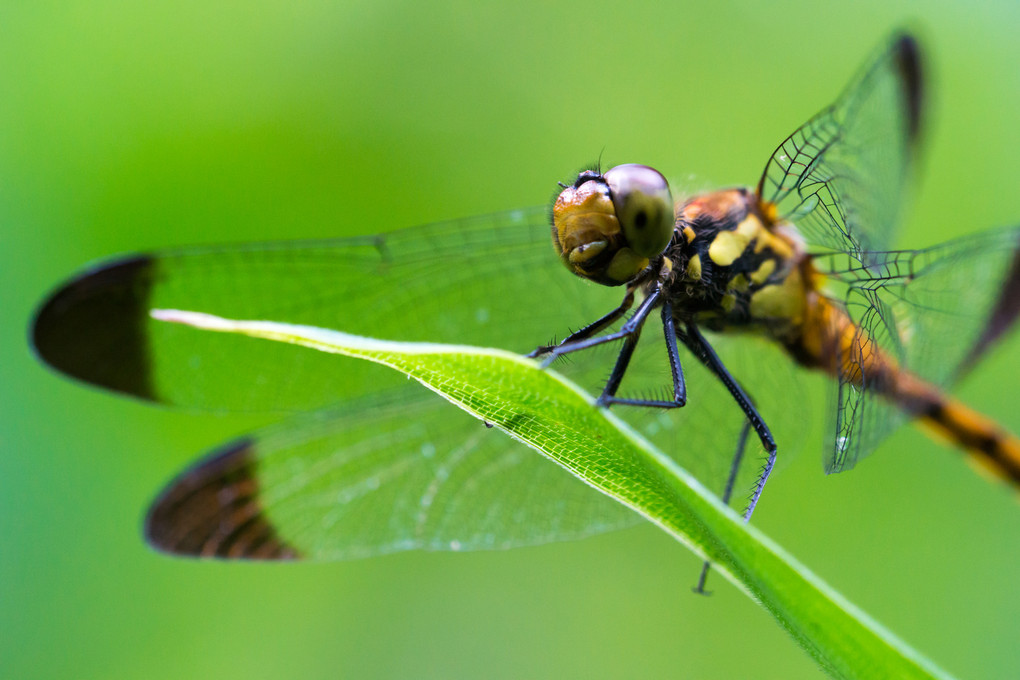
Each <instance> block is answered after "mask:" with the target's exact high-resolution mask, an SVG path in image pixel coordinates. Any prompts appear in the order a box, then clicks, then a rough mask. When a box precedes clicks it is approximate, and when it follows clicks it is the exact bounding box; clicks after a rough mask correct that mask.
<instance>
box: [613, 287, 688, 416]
mask: <svg viewBox="0 0 1020 680" xmlns="http://www.w3.org/2000/svg"><path fill="white" fill-rule="evenodd" d="M662 329H663V333H664V335H665V337H666V352H667V354H668V355H669V372H670V375H671V377H672V379H673V399H672V400H671V401H666V400H662V399H621V398H619V397H617V396H616V391H617V390H618V389H619V388H620V382H621V381H622V380H623V375H624V373H626V372H627V365H628V364H629V363H630V358H631V356H632V355H633V354H634V348H635V347H637V343H638V338H640V336H641V328H640V327H638V328H637V330H636V331H635V332H634V333H633V334H631V335H629V336H627V339H626V340H624V344H623V348H622V349H621V350H620V354H619V356H618V357H617V358H616V365H615V366H613V372H612V373H611V374H610V375H609V380H607V381H606V387H605V389H604V390H603V391H602V395H601V396H600V397H599V399H598V404H599V406H608V405H610V404H624V405H626V406H647V407H652V408H680V407H682V406H684V405H685V404H686V403H687V384H686V383H685V382H684V372H683V368H682V367H681V366H680V349H679V348H678V347H677V343H676V339H677V336H676V321H675V320H674V319H673V307H672V305H670V304H669V302H664V303H663V304H662Z"/></svg>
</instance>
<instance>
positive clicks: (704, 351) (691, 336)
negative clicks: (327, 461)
mask: <svg viewBox="0 0 1020 680" xmlns="http://www.w3.org/2000/svg"><path fill="white" fill-rule="evenodd" d="M680 339H681V340H682V341H683V343H684V344H685V345H686V346H687V348H688V349H690V350H691V352H693V353H694V356H696V357H698V359H699V360H700V361H701V363H703V364H704V365H705V366H706V367H707V368H708V369H709V370H710V371H712V372H713V373H714V374H715V376H716V377H717V378H719V380H721V381H722V383H723V385H725V386H726V389H727V390H729V392H730V395H732V396H733V399H734V400H735V401H736V402H737V405H738V406H740V410H742V411H743V412H744V415H745V416H747V422H748V423H749V424H750V425H751V427H753V428H754V431H755V433H756V434H757V435H758V439H760V440H761V445H762V447H764V449H765V451H766V452H767V453H768V460H766V461H765V465H764V466H763V467H762V471H761V474H760V475H759V476H758V481H757V482H756V483H755V485H754V490H753V491H752V492H751V498H750V500H749V501H748V504H747V507H746V508H745V509H744V521H745V522H746V521H748V520H750V519H751V515H752V514H753V513H754V508H755V506H756V505H757V504H758V499H759V498H760V497H761V493H762V490H763V489H764V488H765V482H767V481H768V478H769V474H770V473H771V472H772V467H773V466H774V465H775V463H776V441H775V439H773V437H772V432H770V431H769V427H768V425H766V424H765V421H764V420H763V419H762V417H761V414H760V413H758V409H757V408H755V406H754V403H753V402H752V401H751V399H750V398H749V397H748V396H747V393H746V392H744V390H743V388H742V387H741V386H740V384H739V383H737V381H736V380H734V379H733V376H732V375H730V372H729V371H728V370H726V366H724V365H723V363H722V360H721V359H719V355H718V354H716V353H715V350H714V349H712V346H711V345H710V344H708V341H707V340H706V339H705V336H703V335H702V334H701V331H700V330H698V327H697V326H695V325H694V324H687V325H686V326H685V327H684V333H683V334H682V335H681V336H680Z"/></svg>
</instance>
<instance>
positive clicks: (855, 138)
mask: <svg viewBox="0 0 1020 680" xmlns="http://www.w3.org/2000/svg"><path fill="white" fill-rule="evenodd" d="M921 90H922V77H921V71H920V59H919V55H918V51H917V45H916V43H915V42H914V41H913V39H912V38H910V37H908V36H898V37H896V38H895V39H894V40H892V41H891V42H890V43H889V44H888V45H887V46H886V47H884V48H883V49H882V50H881V51H880V53H879V54H878V56H877V57H876V58H875V59H874V60H873V61H872V62H870V63H869V64H868V65H867V67H866V68H865V69H864V70H863V71H862V72H861V73H860V74H858V76H857V77H856V78H855V79H854V80H853V81H852V82H851V83H850V85H849V87H848V88H847V89H846V90H845V91H844V92H843V94H842V95H841V96H840V98H839V99H838V100H837V101H836V103H834V104H833V105H831V106H829V107H828V108H827V109H825V110H824V111H822V112H821V113H819V114H818V115H816V116H815V117H814V118H812V119H811V120H809V121H808V122H807V123H805V124H804V125H802V126H801V127H800V128H798V129H797V130H796V131H795V132H794V133H793V134H792V135H790V136H789V137H788V138H787V139H786V140H784V141H783V143H782V144H780V145H779V148H778V149H776V151H775V153H774V154H773V155H772V158H770V159H769V162H768V164H767V165H766V166H765V171H764V173H763V174H762V176H761V179H760V180H759V182H758V195H759V196H760V197H761V199H762V200H763V201H765V202H767V203H773V204H775V205H776V210H777V214H778V216H780V217H781V218H783V219H787V220H791V221H793V222H795V223H796V224H797V227H798V228H799V229H800V231H801V232H802V233H803V234H804V236H805V238H807V239H808V241H809V242H811V243H813V244H814V245H817V246H821V247H823V248H826V249H829V250H835V251H842V252H849V253H851V254H853V255H854V256H855V257H857V258H858V259H860V258H862V257H865V254H866V253H867V252H869V251H882V250H885V249H887V248H889V247H890V246H891V245H892V244H893V243H894V240H895V234H896V229H897V226H898V224H899V217H900V209H901V205H902V197H903V195H904V194H905V193H906V189H907V185H908V181H909V178H910V169H911V164H912V160H913V156H914V150H915V147H916V144H917V138H918V132H919V129H920V125H921V108H922V100H921Z"/></svg>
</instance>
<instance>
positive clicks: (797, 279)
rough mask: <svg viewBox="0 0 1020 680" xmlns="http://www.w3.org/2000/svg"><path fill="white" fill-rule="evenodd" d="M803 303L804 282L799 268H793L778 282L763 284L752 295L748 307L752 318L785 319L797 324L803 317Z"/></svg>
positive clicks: (765, 319) (766, 319) (764, 319)
mask: <svg viewBox="0 0 1020 680" xmlns="http://www.w3.org/2000/svg"><path fill="white" fill-rule="evenodd" d="M756 273H757V272H756ZM804 304H805V296H804V282H803V281H802V280H801V274H800V270H798V269H794V270H793V271H791V272H790V274H789V276H787V277H786V278H785V279H783V280H782V281H780V282H779V283H774V284H772V285H771V286H765V287H764V288H762V289H761V290H759V291H757V292H756V293H755V294H754V295H752V296H751V304H750V308H749V309H750V312H751V317H752V318H754V319H758V320H763V321H779V320H785V321H789V322H791V323H793V324H794V325H797V324H800V322H801V320H802V319H803V316H804Z"/></svg>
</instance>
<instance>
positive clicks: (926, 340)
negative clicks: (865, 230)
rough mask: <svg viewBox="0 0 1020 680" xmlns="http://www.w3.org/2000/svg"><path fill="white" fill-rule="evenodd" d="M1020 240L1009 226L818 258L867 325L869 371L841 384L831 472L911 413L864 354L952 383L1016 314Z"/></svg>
mask: <svg viewBox="0 0 1020 680" xmlns="http://www.w3.org/2000/svg"><path fill="white" fill-rule="evenodd" d="M1018 245H1020V229H1017V228H1010V229H1002V230H994V231H989V232H986V233H983V234H979V235H975V236H969V237H965V238H961V239H958V240H955V241H951V242H949V243H945V244H942V245H939V246H935V247H933V248H928V249H925V250H906V251H891V252H872V253H867V258H866V259H867V261H868V262H870V264H867V265H864V264H861V263H860V262H858V261H857V260H856V259H855V258H853V257H851V256H849V255H833V256H829V257H826V258H821V259H819V260H818V264H819V265H820V266H821V267H823V268H825V269H827V270H828V271H829V273H830V276H831V277H832V279H833V280H834V281H836V282H838V283H839V284H841V285H842V286H843V287H844V290H843V298H842V299H843V303H844V305H845V308H846V310H847V312H848V313H849V314H850V316H851V318H852V319H853V320H854V322H855V323H856V324H857V325H858V328H859V329H860V330H859V332H858V336H857V337H858V342H856V343H854V350H853V351H854V355H853V356H851V357H850V359H851V363H852V365H853V366H855V367H856V368H857V369H858V370H860V371H861V373H862V377H863V381H862V385H861V386H855V385H854V384H852V383H850V382H847V381H846V380H840V382H839V389H838V405H837V409H835V412H836V418H835V423H834V441H835V446H834V448H833V452H832V456H831V458H829V459H828V461H827V464H826V469H827V470H828V471H830V472H840V471H842V470H847V469H849V468H851V467H853V466H854V464H855V463H856V462H857V460H859V459H860V458H861V457H863V456H865V455H867V454H868V453H870V452H871V451H873V450H874V449H875V447H876V446H877V445H878V444H879V443H880V442H881V441H882V439H884V438H885V437H886V436H887V435H888V434H889V433H890V432H891V431H892V430H893V429H895V427H896V426H897V425H899V424H900V423H901V422H903V421H904V420H905V419H906V417H907V416H906V415H905V414H904V413H903V411H902V410H900V409H898V408H897V407H896V405H895V404H891V403H889V402H888V401H887V400H885V399H883V398H881V397H880V396H879V395H878V394H876V391H875V390H874V384H873V383H874V378H875V377H874V376H869V375H868V374H867V371H865V370H863V367H864V366H865V365H867V362H866V361H865V358H866V357H865V356H864V354H865V353H866V352H870V351H874V348H875V347H877V348H880V349H881V351H883V352H885V353H886V354H887V355H888V356H891V357H892V358H894V359H895V361H896V362H897V364H898V366H899V368H900V369H901V370H905V371H909V372H910V373H913V374H914V375H916V376H918V377H920V378H923V379H924V380H926V381H928V382H929V383H931V384H933V385H935V386H936V387H941V388H948V387H949V386H950V385H952V383H953V382H954V381H955V380H956V379H957V378H959V377H960V376H961V374H962V373H963V372H964V371H965V370H966V369H967V368H968V367H969V366H971V365H972V363H973V362H974V361H975V360H976V359H977V358H978V357H979V356H980V355H981V354H982V353H983V352H984V351H986V350H987V348H988V347H989V346H990V345H991V344H992V343H993V342H994V340H995V339H997V338H998V337H999V336H1000V335H1001V334H1002V333H1003V332H1005V331H1006V330H1007V329H1008V328H1009V327H1010V326H1011V325H1012V324H1013V322H1014V321H1015V319H1016V314H1017V311H1018V308H1020V260H1018ZM867 338H870V340H871V342H867V341H866V340H865V339H867Z"/></svg>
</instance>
